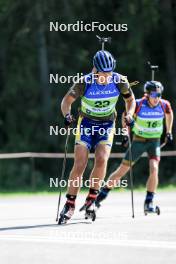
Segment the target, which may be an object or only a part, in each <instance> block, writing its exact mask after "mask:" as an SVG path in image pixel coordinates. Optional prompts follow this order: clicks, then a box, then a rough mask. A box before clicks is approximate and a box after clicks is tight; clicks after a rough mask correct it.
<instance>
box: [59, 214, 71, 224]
mask: <svg viewBox="0 0 176 264" xmlns="http://www.w3.org/2000/svg"><path fill="white" fill-rule="evenodd" d="M68 220H69V218H66V217H65V216H64V215H63V216H61V217H60V218H59V221H58V225H63V224H66V223H67V221H68Z"/></svg>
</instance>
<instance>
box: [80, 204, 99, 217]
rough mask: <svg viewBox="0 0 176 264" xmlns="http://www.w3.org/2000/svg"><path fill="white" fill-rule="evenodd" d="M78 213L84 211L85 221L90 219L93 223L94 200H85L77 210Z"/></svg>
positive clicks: (94, 213)
mask: <svg viewBox="0 0 176 264" xmlns="http://www.w3.org/2000/svg"><path fill="white" fill-rule="evenodd" d="M79 211H80V212H81V211H85V219H91V220H92V221H95V219H96V210H95V200H91V199H90V200H86V202H85V204H84V205H83V206H82V207H81V208H80V209H79Z"/></svg>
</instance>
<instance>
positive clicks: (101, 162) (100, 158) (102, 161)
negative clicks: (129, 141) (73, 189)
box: [95, 153, 108, 167]
mask: <svg viewBox="0 0 176 264" xmlns="http://www.w3.org/2000/svg"><path fill="white" fill-rule="evenodd" d="M107 161H108V156H107V155H106V154H105V153H99V154H97V155H96V158H95V164H96V166H98V167H102V166H105V165H106V164H107Z"/></svg>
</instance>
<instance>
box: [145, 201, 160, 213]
mask: <svg viewBox="0 0 176 264" xmlns="http://www.w3.org/2000/svg"><path fill="white" fill-rule="evenodd" d="M152 213H155V214H157V215H160V208H159V206H156V207H154V205H153V201H150V202H146V201H145V202H144V214H145V215H147V214H152Z"/></svg>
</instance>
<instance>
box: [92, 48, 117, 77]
mask: <svg viewBox="0 0 176 264" xmlns="http://www.w3.org/2000/svg"><path fill="white" fill-rule="evenodd" d="M93 65H94V67H95V68H96V69H97V71H99V72H111V71H113V70H114V69H115V66H116V61H115V59H114V57H113V56H112V54H111V53H110V52H108V51H106V50H99V51H97V53H96V54H95V56H94V58H93Z"/></svg>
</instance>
